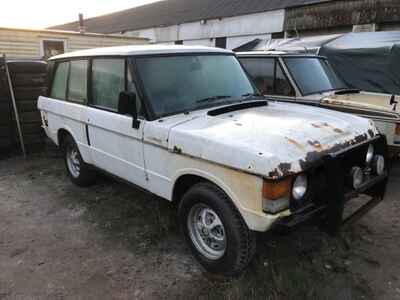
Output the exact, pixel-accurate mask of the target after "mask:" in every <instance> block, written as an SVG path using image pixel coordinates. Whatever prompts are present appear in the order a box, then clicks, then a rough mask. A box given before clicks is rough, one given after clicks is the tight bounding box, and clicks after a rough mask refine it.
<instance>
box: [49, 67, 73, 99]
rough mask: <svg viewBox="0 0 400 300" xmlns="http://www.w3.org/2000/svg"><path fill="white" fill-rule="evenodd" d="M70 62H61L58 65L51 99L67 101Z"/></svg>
mask: <svg viewBox="0 0 400 300" xmlns="http://www.w3.org/2000/svg"><path fill="white" fill-rule="evenodd" d="M68 68H69V62H61V63H58V64H57V65H56V71H55V72H54V77H53V84H52V86H51V92H50V97H51V98H54V99H59V100H65V95H66V91H67V79H68Z"/></svg>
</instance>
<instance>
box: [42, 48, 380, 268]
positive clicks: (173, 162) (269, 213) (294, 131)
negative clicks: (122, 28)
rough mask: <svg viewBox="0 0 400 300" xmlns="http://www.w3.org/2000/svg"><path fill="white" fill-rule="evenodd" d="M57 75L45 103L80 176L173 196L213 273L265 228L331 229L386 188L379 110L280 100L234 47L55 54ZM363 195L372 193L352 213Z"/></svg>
mask: <svg viewBox="0 0 400 300" xmlns="http://www.w3.org/2000/svg"><path fill="white" fill-rule="evenodd" d="M49 78H50V87H49V94H48V96H47V97H40V98H39V101H38V107H39V110H40V111H41V116H42V121H43V128H44V130H45V131H46V134H47V135H48V136H49V137H50V138H51V139H52V140H53V141H54V142H55V143H56V144H57V145H59V146H60V147H62V149H63V150H64V153H65V163H66V168H67V170H68V174H69V176H70V177H71V179H72V181H73V182H74V183H76V184H78V185H80V186H88V185H90V184H92V183H94V181H95V177H96V171H98V170H101V171H104V172H106V173H109V174H112V175H114V176H116V177H118V178H121V179H123V180H125V181H127V182H129V183H132V184H135V185H137V186H139V187H141V188H143V189H145V190H147V191H149V192H151V193H153V194H155V195H157V196H160V197H162V198H164V199H167V200H169V201H174V202H176V203H177V204H178V218H179V223H180V225H181V227H182V230H183V232H184V234H185V237H186V239H187V241H188V242H189V245H190V247H191V249H192V250H193V253H194V255H195V256H196V258H197V259H198V260H199V262H200V263H201V264H202V265H203V266H204V267H205V268H206V269H207V270H208V271H211V272H218V273H223V274H226V275H232V274H237V273H239V272H240V271H242V270H243V269H244V268H245V267H246V266H247V264H248V263H249V262H250V260H251V258H252V256H253V254H254V252H255V248H256V240H255V232H264V231H267V230H270V229H272V228H274V227H276V226H286V227H292V226H296V225H298V224H301V223H303V222H305V221H307V220H310V219H314V220H316V219H317V220H318V221H319V222H318V223H319V224H321V225H322V227H323V228H325V229H327V230H330V231H332V232H333V231H335V230H337V229H338V228H339V226H340V225H341V224H343V223H346V222H349V221H351V220H354V219H356V218H357V217H359V216H361V215H363V214H364V213H365V212H366V211H368V210H369V209H370V208H372V207H373V206H375V205H376V204H377V203H378V202H379V201H381V200H382V199H383V197H384V193H385V188H386V182H387V172H386V168H385V152H386V142H385V138H384V137H382V136H381V135H380V134H379V133H378V131H377V129H376V128H375V126H374V125H373V122H372V121H369V120H367V119H363V118H360V117H356V116H352V115H348V114H344V113H340V112H335V111H331V110H325V109H321V108H315V107H309V106H304V105H297V104H289V103H279V102H275V101H270V100H268V99H266V98H264V96H261V95H260V94H259V92H258V91H257V89H256V88H255V86H254V84H253V83H252V82H251V80H250V79H249V77H248V76H247V74H246V73H245V71H244V70H243V68H242V67H241V65H240V63H239V62H238V60H237V58H236V57H235V55H234V54H233V53H232V52H231V51H227V50H222V49H215V48H206V47H185V46H127V47H117V48H115V47H113V48H102V49H93V50H85V51H78V52H73V53H69V54H64V55H60V56H56V57H53V58H52V59H50V61H49ZM359 194H366V195H369V196H370V197H368V202H367V203H365V204H364V205H363V206H362V207H361V208H360V209H358V210H357V211H356V212H354V213H353V214H351V216H350V217H348V218H347V219H344V218H343V215H344V214H343V210H344V207H345V204H346V202H347V201H348V200H350V199H352V198H355V197H357V195H359ZM132 200H134V199H132Z"/></svg>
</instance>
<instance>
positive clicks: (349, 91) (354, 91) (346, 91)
mask: <svg viewBox="0 0 400 300" xmlns="http://www.w3.org/2000/svg"><path fill="white" fill-rule="evenodd" d="M360 92H361V90H359V89H350V88H348V89H347V88H346V89H340V90H337V91H335V95H345V94H358V93H360Z"/></svg>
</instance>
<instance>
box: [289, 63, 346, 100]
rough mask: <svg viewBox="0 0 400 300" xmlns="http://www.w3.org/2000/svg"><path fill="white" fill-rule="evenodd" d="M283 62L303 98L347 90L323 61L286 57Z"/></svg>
mask: <svg viewBox="0 0 400 300" xmlns="http://www.w3.org/2000/svg"><path fill="white" fill-rule="evenodd" d="M284 61H285V63H286V66H287V67H288V69H289V72H290V73H291V75H292V76H293V79H294V81H295V82H296V83H297V85H298V87H299V88H300V90H301V92H302V94H303V95H304V96H305V95H311V94H317V93H323V92H327V91H333V90H340V89H346V88H347V86H346V85H345V84H344V83H343V81H342V80H341V79H340V78H339V77H338V76H337V75H336V74H335V72H334V70H333V69H332V67H331V66H330V65H329V64H328V62H327V61H326V60H325V59H321V58H317V57H287V58H285V59H284Z"/></svg>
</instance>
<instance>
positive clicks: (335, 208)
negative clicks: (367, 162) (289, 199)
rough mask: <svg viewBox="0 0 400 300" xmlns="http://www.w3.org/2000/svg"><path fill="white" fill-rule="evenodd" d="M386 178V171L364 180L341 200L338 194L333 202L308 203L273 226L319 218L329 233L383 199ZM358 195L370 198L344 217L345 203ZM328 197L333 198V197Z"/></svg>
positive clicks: (294, 225)
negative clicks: (366, 180) (362, 183)
mask: <svg viewBox="0 0 400 300" xmlns="http://www.w3.org/2000/svg"><path fill="white" fill-rule="evenodd" d="M387 179H388V176H387V173H385V174H384V175H381V176H379V177H376V178H373V179H372V180H371V181H369V182H366V183H365V184H364V185H363V186H362V187H361V188H359V189H358V190H356V191H352V192H351V193H348V194H345V195H344V197H343V201H340V200H339V199H340V198H341V197H340V196H339V197H336V201H333V203H327V204H322V205H316V204H314V203H310V204H309V205H307V206H305V207H304V208H302V209H301V210H298V211H296V212H293V213H292V214H291V215H290V216H287V217H284V218H281V219H280V220H279V221H278V222H277V223H275V226H278V227H285V228H294V227H297V226H300V225H302V224H304V223H307V222H309V221H311V220H316V219H321V220H322V221H323V223H324V225H325V229H327V231H329V232H331V233H334V232H336V231H337V230H338V229H339V228H340V227H342V226H346V225H348V224H351V223H353V222H355V221H357V220H358V219H360V218H361V217H362V216H363V215H365V214H366V213H368V212H369V211H370V210H371V209H373V208H374V207H375V206H376V205H378V204H379V203H380V202H381V201H382V200H383V199H384V196H385V190H386V184H387ZM359 195H368V196H370V197H371V199H370V200H369V201H368V202H367V203H365V204H364V205H363V206H361V207H360V208H359V209H358V210H357V211H355V212H354V213H352V214H351V215H350V216H348V217H346V218H345V219H344V218H343V211H344V208H345V205H346V204H347V203H348V202H349V201H351V200H352V199H354V198H356V197H358V196H359ZM330 198H332V199H334V197H330Z"/></svg>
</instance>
